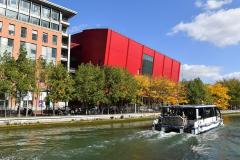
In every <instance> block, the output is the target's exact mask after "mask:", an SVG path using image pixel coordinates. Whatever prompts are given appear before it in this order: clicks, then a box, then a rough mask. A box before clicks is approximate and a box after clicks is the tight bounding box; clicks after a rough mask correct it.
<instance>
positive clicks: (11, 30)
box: [8, 24, 15, 36]
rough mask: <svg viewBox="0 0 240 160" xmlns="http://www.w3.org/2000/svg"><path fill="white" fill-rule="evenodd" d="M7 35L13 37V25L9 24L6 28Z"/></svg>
mask: <svg viewBox="0 0 240 160" xmlns="http://www.w3.org/2000/svg"><path fill="white" fill-rule="evenodd" d="M10 27H13V28H10ZM8 34H9V35H11V36H14V35H15V25H14V24H9V26H8Z"/></svg>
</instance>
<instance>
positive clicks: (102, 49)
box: [71, 29, 181, 81]
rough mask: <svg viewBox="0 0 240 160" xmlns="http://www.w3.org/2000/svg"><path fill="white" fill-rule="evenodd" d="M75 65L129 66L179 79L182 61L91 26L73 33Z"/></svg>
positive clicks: (144, 72) (112, 32)
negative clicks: (89, 63)
mask: <svg viewBox="0 0 240 160" xmlns="http://www.w3.org/2000/svg"><path fill="white" fill-rule="evenodd" d="M71 61H72V63H71V64H72V66H71V67H73V68H77V66H78V65H79V64H81V63H88V62H91V63H93V64H95V65H108V66H115V67H120V68H125V69H127V70H128V71H129V72H130V73H132V74H133V75H137V74H148V75H152V76H153V77H166V78H168V79H171V80H173V81H179V75H180V65H181V64H180V62H179V61H176V60H174V59H172V58H170V57H168V56H166V55H164V54H162V53H159V52H157V51H155V50H153V49H151V48H149V47H147V46H145V45H143V44H140V43H138V42H136V41H134V40H132V39H130V38H128V37H126V36H124V35H122V34H119V33H117V32H115V31H113V30H110V29H90V30H84V31H83V32H81V33H77V34H75V35H72V44H71Z"/></svg>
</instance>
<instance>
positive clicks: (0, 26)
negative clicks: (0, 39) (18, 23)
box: [0, 22, 3, 32]
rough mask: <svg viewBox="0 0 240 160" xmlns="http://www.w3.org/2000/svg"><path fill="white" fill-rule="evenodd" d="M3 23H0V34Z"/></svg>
mask: <svg viewBox="0 0 240 160" xmlns="http://www.w3.org/2000/svg"><path fill="white" fill-rule="evenodd" d="M2 28H3V22H0V32H2Z"/></svg>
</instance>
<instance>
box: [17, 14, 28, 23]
mask: <svg viewBox="0 0 240 160" xmlns="http://www.w3.org/2000/svg"><path fill="white" fill-rule="evenodd" d="M18 19H19V20H21V21H24V22H28V20H29V16H27V15H25V14H19V17H18Z"/></svg>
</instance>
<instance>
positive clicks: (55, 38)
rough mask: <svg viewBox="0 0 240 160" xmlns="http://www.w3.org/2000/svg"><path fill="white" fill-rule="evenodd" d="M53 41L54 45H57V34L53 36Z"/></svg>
mask: <svg viewBox="0 0 240 160" xmlns="http://www.w3.org/2000/svg"><path fill="white" fill-rule="evenodd" d="M52 43H53V45H57V36H55V35H53V36H52Z"/></svg>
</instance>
